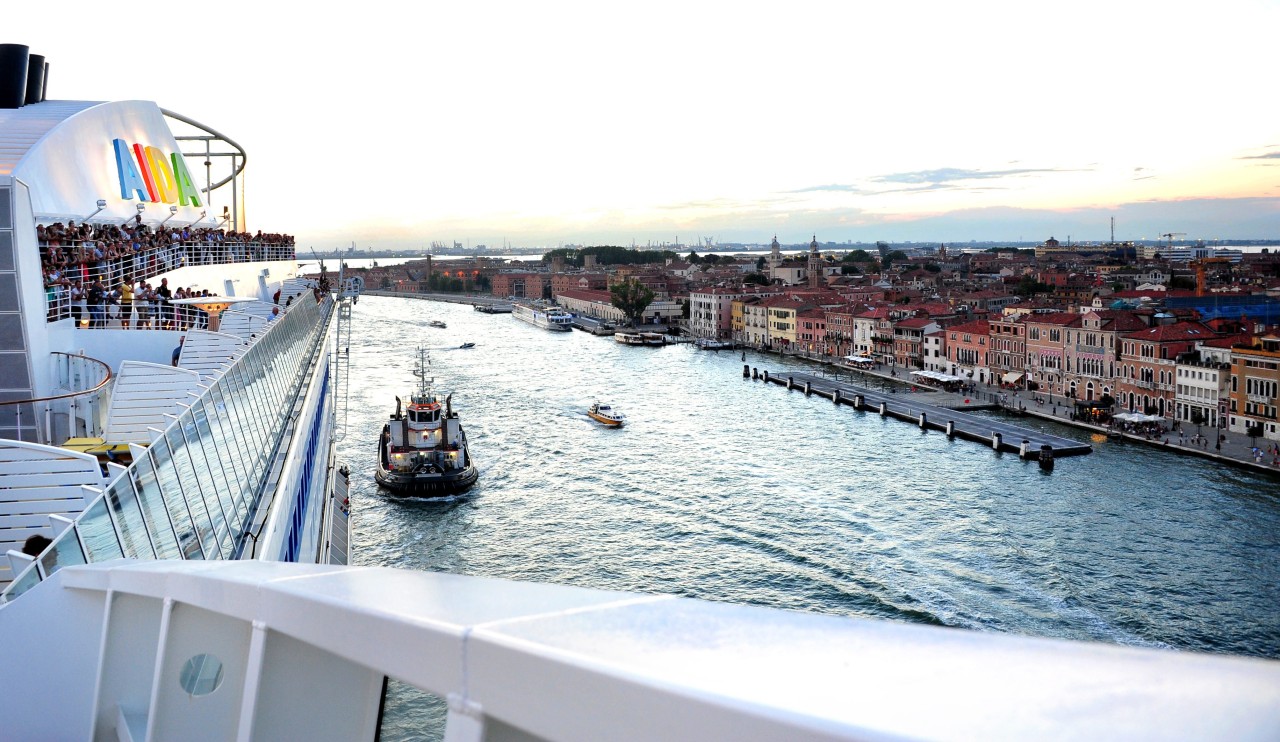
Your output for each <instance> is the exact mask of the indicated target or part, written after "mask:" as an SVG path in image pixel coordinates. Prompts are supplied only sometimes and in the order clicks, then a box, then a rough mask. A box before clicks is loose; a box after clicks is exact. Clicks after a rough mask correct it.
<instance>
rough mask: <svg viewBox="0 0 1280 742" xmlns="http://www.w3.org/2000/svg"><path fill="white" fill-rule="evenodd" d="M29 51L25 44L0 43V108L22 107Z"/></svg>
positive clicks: (25, 92)
mask: <svg viewBox="0 0 1280 742" xmlns="http://www.w3.org/2000/svg"><path fill="white" fill-rule="evenodd" d="M30 53H31V48H30V47H28V46H27V45H26V44H0V108H22V103H23V101H25V100H26V98H27V59H28V57H29V56H30Z"/></svg>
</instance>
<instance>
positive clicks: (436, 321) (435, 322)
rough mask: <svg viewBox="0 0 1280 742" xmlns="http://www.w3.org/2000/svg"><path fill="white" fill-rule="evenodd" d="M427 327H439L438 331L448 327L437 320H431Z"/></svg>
mask: <svg viewBox="0 0 1280 742" xmlns="http://www.w3.org/2000/svg"><path fill="white" fill-rule="evenodd" d="M427 327H439V328H440V329H442V330H443V329H444V328H446V327H448V325H446V324H445V323H443V322H441V321H440V320H438V319H433V320H431V321H430V322H428V323H427Z"/></svg>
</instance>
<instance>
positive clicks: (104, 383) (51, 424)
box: [0, 351, 111, 445]
mask: <svg viewBox="0 0 1280 742" xmlns="http://www.w3.org/2000/svg"><path fill="white" fill-rule="evenodd" d="M49 355H50V356H51V357H52V358H53V361H54V362H53V370H52V375H53V379H52V381H53V391H54V392H56V393H55V394H51V395H49V396H47V397H37V398H34V399H15V400H8V401H3V402H0V415H4V418H3V419H5V420H6V422H7V420H8V413H9V411H12V415H13V427H12V428H10V427H9V426H8V425H0V430H6V431H9V432H10V433H11V434H10V435H6V436H5V437H12V438H13V439H14V440H26V439H27V435H26V434H24V432H23V431H24V430H27V431H34V433H35V441H34V442H35V443H42V444H44V445H55V444H56V443H61V442H62V441H65V440H66V439H68V438H75V437H77V436H81V435H84V436H88V437H95V436H97V435H99V434H100V433H101V432H102V426H103V423H104V417H105V415H106V408H107V404H106V403H107V398H108V396H109V394H110V383H109V382H110V381H111V367H110V366H108V365H107V364H105V363H103V362H102V361H99V360H98V359H96V358H90V357H88V356H82V355H78V354H74V353H60V352H58V351H53V352H51V353H50V354H49Z"/></svg>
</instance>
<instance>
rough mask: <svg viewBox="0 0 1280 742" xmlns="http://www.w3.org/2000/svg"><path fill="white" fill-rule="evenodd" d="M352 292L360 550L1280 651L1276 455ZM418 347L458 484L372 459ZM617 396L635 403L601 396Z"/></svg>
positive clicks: (563, 579)
mask: <svg viewBox="0 0 1280 742" xmlns="http://www.w3.org/2000/svg"><path fill="white" fill-rule="evenodd" d="M353 316H354V324H353V331H354V332H353V335H354V338H355V341H354V342H353V343H352V344H351V348H350V357H351V361H350V363H351V379H352V384H351V388H350V391H349V399H348V401H347V410H348V411H347V414H346V425H347V432H346V436H345V438H343V439H342V441H341V442H340V444H339V451H340V454H341V456H342V458H343V459H344V460H345V461H346V462H347V463H348V464H349V465H350V467H351V471H352V493H353V494H352V512H353V529H354V536H353V538H354V545H353V551H354V554H353V561H354V562H355V563H357V564H365V565H381V566H392V567H403V568H410V569H421V570H436V571H447V572H456V573H460V574H469V575H485V576H492V577H503V578H509V579H515V580H528V581H539V582H554V583H561V584H569V585H579V586H583V587H595V588H604V589H612V590H630V591H636V592H646V593H667V594H675V595H681V596H687V597H694V598H701V599H705V600H714V601H725V602H730V603H740V604H750V605H762V606H770V607H774V608H784V609H789V610H799V611H809V612H814V613H824V614H834V615H842V616H858V617H869V618H877V619H888V620H895V621H909V622H916V623H928V624H937V625H943V626H952V627H962V628H967V629H974V630H980V631H999V632H1007V633H1013V634H1025V635H1032V636H1044V637H1058V638H1068V639H1081V640H1091V641H1103V642H1110V643H1116V644H1126V645H1136V646H1150V647H1166V648H1174V649H1182V650H1194V651H1207V652H1220V653H1232V654H1243V655H1255V656H1266V657H1280V610H1278V608H1280V480H1277V479H1275V478H1271V477H1268V476H1266V475H1261V474H1255V473H1251V472H1245V471H1239V470H1236V469H1233V468H1226V467H1222V466H1219V465H1216V464H1213V463H1211V462H1208V461H1205V460H1201V459H1196V458H1184V457H1181V456H1178V455H1176V454H1171V453H1167V452H1164V451H1160V450H1157V449H1154V448H1150V447H1147V446H1142V445H1138V444H1134V443H1123V442H1114V441H1108V440H1106V439H1103V438H1094V439H1091V438H1090V436H1089V435H1088V434H1087V433H1084V432H1082V431H1078V430H1075V429H1073V428H1069V427H1065V426H1058V425H1055V424H1053V423H1047V422H1046V423H1036V424H1039V425H1044V426H1048V427H1050V428H1052V429H1053V431H1054V432H1055V433H1057V434H1059V435H1064V436H1067V437H1072V438H1076V439H1080V440H1086V441H1090V442H1091V443H1092V444H1093V446H1094V448H1095V452H1094V453H1093V454H1091V455H1088V456H1082V457H1075V458H1066V459H1060V460H1059V461H1058V462H1057V467H1056V468H1055V470H1054V471H1053V472H1052V473H1051V474H1045V473H1043V472H1042V471H1041V470H1040V469H1039V468H1038V467H1037V466H1036V465H1035V464H1033V463H1025V462H1022V461H1020V460H1019V459H1018V457H1017V456H1016V455H1012V454H999V453H995V452H993V451H992V450H990V449H989V448H986V447H983V446H982V445H980V444H977V443H972V442H967V441H962V440H955V441H948V440H947V438H946V436H945V435H943V434H941V433H939V432H928V433H925V432H921V431H920V430H919V429H918V428H916V427H913V426H912V425H909V424H907V423H903V422H900V421H896V420H892V419H883V418H881V417H879V416H878V415H875V414H867V413H859V412H854V411H852V410H851V409H849V408H848V407H836V406H835V405H833V404H832V403H831V402H830V401H828V400H824V399H821V398H818V397H811V398H806V397H805V396H804V395H803V394H802V393H800V392H794V391H793V392H788V391H787V390H786V389H785V388H783V387H779V386H776V385H772V384H764V383H762V382H752V381H747V380H744V379H743V378H742V366H743V362H742V361H741V359H740V354H739V353H738V352H719V353H715V352H707V351H699V350H696V349H695V348H693V347H692V346H691V345H678V346H676V345H673V346H667V347H663V348H646V347H627V346H622V345H620V344H618V343H616V342H614V341H613V340H612V339H611V338H603V337H594V336H591V335H587V334H586V333H582V332H576V331H575V332H573V333H550V332H547V331H544V330H540V329H537V328H535V327H533V326H531V325H528V324H525V323H523V322H520V321H519V320H516V319H514V318H513V317H512V316H511V315H504V314H497V315H488V314H482V313H479V312H474V311H472V309H471V308H470V307H469V306H466V305H455V304H444V303H437V302H430V301H421V300H413V299H399V298H384V297H363V298H361V300H360V302H359V304H358V305H357V306H356V307H355V310H354V312H353ZM429 320H442V321H444V322H446V323H447V325H448V327H447V328H445V329H436V328H430V327H427V325H426V323H427V322H428V321H429ZM464 342H473V343H475V344H476V345H475V347H474V348H470V349H465V350H464V349H459V348H458V346H459V345H461V344H462V343H464ZM418 346H423V347H426V348H429V349H430V351H431V360H432V366H431V371H432V372H433V373H434V375H435V378H436V383H437V388H438V389H440V390H442V391H452V392H453V405H454V409H455V410H458V411H459V413H460V415H461V417H462V422H463V425H464V427H465V429H466V430H467V434H468V437H469V439H470V443H471V450H472V453H473V456H474V458H475V460H476V461H477V463H478V464H479V466H480V469H481V476H480V481H479V483H478V484H477V486H476V487H475V488H474V489H473V491H472V493H471V494H470V496H468V497H466V498H464V499H460V500H457V501H452V502H446V503H440V502H428V501H413V500H404V499H398V498H393V497H390V496H388V495H386V494H384V493H383V492H381V491H379V489H378V488H377V486H376V485H375V483H374V481H373V462H374V451H375V442H376V440H377V438H378V433H379V431H380V430H381V425H382V423H383V421H384V420H385V419H386V417H387V415H388V414H389V413H390V412H392V411H393V409H394V407H395V396H396V395H400V396H402V397H403V396H405V395H406V394H407V393H408V391H409V390H410V389H411V388H412V387H413V381H414V379H413V376H412V375H411V373H410V372H411V370H412V368H413V365H414V362H415V357H416V353H415V349H416V348H417V347H418ZM747 363H749V364H750V365H752V366H755V367H759V368H761V369H766V368H767V369H769V370H770V371H780V370H783V369H787V368H793V369H804V370H813V368H814V367H813V366H812V365H809V364H806V363H805V362H803V361H797V360H791V359H780V358H778V357H777V356H774V355H762V354H755V353H751V352H748V354H747ZM597 399H598V400H600V401H602V402H609V403H612V404H615V405H617V406H618V407H620V408H622V410H623V411H624V412H625V413H626V414H627V416H628V418H629V422H628V424H627V426H626V427H624V428H621V429H606V428H603V427H602V426H600V425H599V424H597V423H595V422H593V421H592V420H591V419H590V418H588V417H587V415H586V409H587V407H588V406H589V405H590V404H591V402H592V401H593V400H597ZM397 704H400V707H397ZM390 708H391V709H392V710H391V712H390V714H389V715H390V716H392V717H396V718H401V719H402V720H406V719H407V720H409V721H413V720H415V719H416V720H417V721H420V720H421V717H420V716H419V714H422V713H426V714H430V715H436V714H437V713H438V710H439V709H438V706H436V707H432V706H430V704H429V703H428V704H423V705H422V706H421V708H419V702H418V700H416V699H414V698H413V697H412V694H408V695H407V696H406V694H404V693H402V692H400V691H396V692H393V698H392V703H391V706H390ZM397 714H399V715H400V716H399V717H397ZM412 728H416V724H409V726H407V727H406V728H404V729H400V730H399V731H398V732H397V733H392V734H391V736H390V737H388V738H393V737H394V738H417V737H416V733H415V732H412V731H409V730H410V729H412ZM389 731H390V730H389Z"/></svg>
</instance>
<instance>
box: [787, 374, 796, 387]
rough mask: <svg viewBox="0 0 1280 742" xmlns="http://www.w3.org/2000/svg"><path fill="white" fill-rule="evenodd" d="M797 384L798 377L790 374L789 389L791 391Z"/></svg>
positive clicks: (788, 378)
mask: <svg viewBox="0 0 1280 742" xmlns="http://www.w3.org/2000/svg"><path fill="white" fill-rule="evenodd" d="M795 385H796V377H794V376H788V377H787V391H791V390H792V389H793V388H795Z"/></svg>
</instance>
